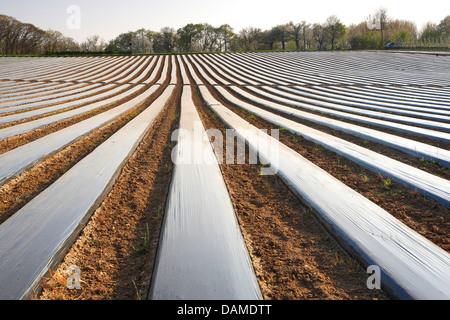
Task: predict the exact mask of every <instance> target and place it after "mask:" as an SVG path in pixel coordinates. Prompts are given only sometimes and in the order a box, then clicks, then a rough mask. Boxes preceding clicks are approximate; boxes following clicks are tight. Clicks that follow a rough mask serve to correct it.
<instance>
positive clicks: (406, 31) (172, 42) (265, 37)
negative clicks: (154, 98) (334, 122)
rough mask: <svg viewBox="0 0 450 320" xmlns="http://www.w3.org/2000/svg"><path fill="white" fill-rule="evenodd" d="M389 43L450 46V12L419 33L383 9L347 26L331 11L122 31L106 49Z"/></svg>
mask: <svg viewBox="0 0 450 320" xmlns="http://www.w3.org/2000/svg"><path fill="white" fill-rule="evenodd" d="M389 42H402V43H404V44H405V45H406V46H409V47H446V48H449V49H450V15H449V16H447V17H445V18H444V19H443V20H442V21H440V22H439V23H438V24H436V23H431V22H429V23H428V24H427V25H426V26H425V28H424V29H423V30H422V31H419V29H418V28H417V26H416V24H415V23H414V22H412V21H407V20H399V19H392V18H390V17H389V15H388V13H387V10H386V9H384V8H380V9H379V10H377V11H376V12H375V13H374V14H373V15H370V16H368V17H367V18H366V19H365V20H364V21H362V22H360V23H358V24H351V25H349V26H346V25H344V24H343V23H342V22H341V20H340V19H339V18H338V17H337V16H335V15H332V16H330V17H328V18H327V19H326V21H325V22H323V23H312V24H311V23H307V22H306V21H301V22H298V23H294V22H289V23H286V24H280V25H276V26H274V27H273V28H271V29H269V30H262V29H260V28H254V27H248V28H244V29H242V30H240V31H239V32H238V33H235V32H234V30H233V28H232V27H231V26H230V25H228V24H225V25H221V26H219V27H215V26H212V25H210V24H208V23H204V24H187V25H186V26H184V27H182V28H180V29H178V30H175V29H174V28H171V27H165V28H162V29H161V30H160V32H154V31H150V30H146V29H140V30H137V31H135V32H128V33H123V34H121V35H119V36H118V37H117V38H115V39H113V40H111V41H110V42H109V43H108V45H107V46H106V47H105V50H106V51H108V52H121V51H122V52H123V51H127V52H130V51H131V52H133V53H151V52H155V53H162V52H221V51H255V50H311V49H318V50H326V49H331V50H334V49H343V48H345V49H359V50H361V49H381V48H383V47H384V46H385V45H386V44H387V43H389Z"/></svg>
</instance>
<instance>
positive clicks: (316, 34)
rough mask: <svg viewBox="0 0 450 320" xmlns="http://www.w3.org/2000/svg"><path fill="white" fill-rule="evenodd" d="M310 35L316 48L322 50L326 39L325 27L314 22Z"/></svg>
mask: <svg viewBox="0 0 450 320" xmlns="http://www.w3.org/2000/svg"><path fill="white" fill-rule="evenodd" d="M312 35H313V38H314V41H315V42H316V43H317V49H319V50H323V49H324V48H325V45H324V44H325V39H326V32H325V27H324V26H323V25H322V24H320V23H314V24H313V26H312Z"/></svg>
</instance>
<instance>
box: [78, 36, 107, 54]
mask: <svg viewBox="0 0 450 320" xmlns="http://www.w3.org/2000/svg"><path fill="white" fill-rule="evenodd" d="M105 47H106V44H105V41H104V40H103V39H100V36H98V35H93V36H89V37H87V39H86V41H85V42H83V43H81V49H83V51H90V52H99V51H103V49H105Z"/></svg>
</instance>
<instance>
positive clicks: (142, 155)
mask: <svg viewBox="0 0 450 320" xmlns="http://www.w3.org/2000/svg"><path fill="white" fill-rule="evenodd" d="M180 92H181V91H180V88H178V89H177V91H176V92H175V93H174V97H173V98H172V99H171V101H170V102H169V103H168V105H167V107H166V109H165V110H164V112H162V113H161V115H160V116H159V117H158V119H157V120H156V122H155V123H154V125H153V126H152V128H151V130H150V131H149V132H148V133H147V135H146V136H145V137H144V139H143V141H142V143H141V144H140V145H139V147H138V149H137V150H136V152H135V153H134V154H133V156H132V157H131V158H130V160H129V161H128V162H127V164H126V166H125V167H124V168H123V171H122V174H121V175H120V177H119V179H118V180H117V181H116V183H115V185H114V187H113V189H112V191H111V193H110V194H109V196H108V197H107V198H106V199H105V200H104V201H103V203H102V205H101V206H100V207H99V208H98V209H97V210H96V211H95V213H94V214H93V216H92V218H91V220H90V222H89V223H88V225H87V226H86V228H85V229H84V230H83V233H82V234H81V235H80V237H79V239H78V240H77V241H76V243H75V244H74V245H73V246H72V248H71V249H70V250H69V252H68V254H67V255H66V257H65V259H64V261H63V262H62V264H61V266H60V267H59V268H58V270H56V271H55V272H53V276H52V277H50V278H48V279H45V280H44V282H43V292H42V294H41V295H40V296H39V297H37V299H42V300H46V299H80V300H82V299H83V300H86V299H87V300H97V299H108V300H109V299H112V300H129V299H131V300H133V299H146V297H147V292H148V289H149V285H150V279H151V275H152V269H153V262H154V259H155V255H156V249H157V243H158V239H159V233H160V229H161V223H162V220H163V214H164V204H165V199H166V195H167V193H168V189H169V184H170V178H171V171H172V161H171V146H172V143H171V141H170V137H171V133H172V131H173V130H175V129H176V128H177V125H178V117H179V110H178V106H179V103H178V100H179V98H180ZM74 264H75V265H77V266H79V267H80V269H81V278H82V289H81V290H72V291H71V290H69V289H67V288H66V283H65V279H66V278H67V275H65V274H64V272H65V270H67V267H68V266H70V265H74Z"/></svg>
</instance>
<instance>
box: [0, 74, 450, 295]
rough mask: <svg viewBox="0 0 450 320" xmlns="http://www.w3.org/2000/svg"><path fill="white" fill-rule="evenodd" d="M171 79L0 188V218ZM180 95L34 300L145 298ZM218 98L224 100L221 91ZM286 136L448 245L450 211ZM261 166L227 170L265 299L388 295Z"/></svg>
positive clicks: (283, 136) (217, 124)
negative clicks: (77, 283)
mask: <svg viewBox="0 0 450 320" xmlns="http://www.w3.org/2000/svg"><path fill="white" fill-rule="evenodd" d="M169 69H170V68H169ZM161 70H162V66H161ZM170 71H171V70H168V72H169V73H170ZM150 72H151V71H150ZM178 76H180V75H178ZM178 83H180V81H178ZM166 84H167V83H165V85H166ZM165 85H163V86H161V87H162V88H161V89H160V90H158V91H157V92H156V93H155V94H154V95H152V97H150V98H149V99H148V100H147V101H146V103H145V104H143V105H141V106H139V107H138V108H135V109H134V110H133V111H131V112H130V113H128V114H126V115H124V116H122V117H120V118H118V119H117V120H116V121H113V122H112V123H110V124H108V125H106V126H104V127H102V128H100V129H98V130H95V131H94V132H92V133H91V134H89V135H88V136H86V137H84V138H83V139H80V140H79V141H77V142H76V143H74V144H72V145H71V146H69V147H67V148H65V149H64V150H63V151H61V152H59V153H58V154H56V155H54V156H52V157H49V158H48V159H47V160H45V161H44V162H42V163H41V164H38V165H37V166H35V167H33V168H32V169H31V170H29V171H27V172H25V173H23V174H22V175H20V176H19V177H17V178H15V179H13V180H11V181H10V182H9V183H7V184H5V185H4V186H3V187H1V188H0V198H1V199H2V200H1V201H0V223H2V222H3V221H5V219H7V218H8V217H9V216H11V215H12V214H14V212H16V211H17V210H18V209H19V208H20V207H22V206H23V205H24V204H26V203H27V202H28V201H29V200H30V199H32V198H33V197H34V196H36V195H37V194H38V193H39V192H40V191H42V190H43V189H45V187H46V186H48V185H49V184H50V183H52V182H53V181H55V180H56V179H57V178H58V177H59V176H61V175H62V174H63V173H64V172H66V171H67V170H68V169H69V168H70V167H71V166H72V165H74V164H75V163H76V162H77V161H79V160H80V159H82V158H83V157H84V156H85V155H87V154H88V153H89V152H91V151H92V150H93V149H94V148H95V147H96V146H98V145H99V144H100V143H101V142H103V141H105V140H106V139H107V138H108V137H110V136H111V135H112V134H113V133H114V132H116V131H117V130H118V129H120V128H121V127H122V126H123V125H125V124H126V123H127V122H128V121H130V120H131V119H132V118H133V117H134V116H136V115H137V114H138V113H140V112H141V111H142V110H143V108H144V107H145V106H146V105H148V104H149V103H150V102H151V101H153V100H154V99H155V97H156V96H157V95H158V94H159V93H160V92H161V90H162V89H163V87H165ZM180 93H181V86H177V88H176V91H175V93H174V95H173V96H172V99H171V100H170V101H169V102H168V104H167V105H166V108H165V109H164V110H163V112H162V113H161V114H160V116H159V117H158V118H157V120H156V122H155V123H154V125H153V126H152V128H151V129H150V130H149V131H148V133H147V134H146V136H145V137H144V139H143V141H142V142H141V144H140V145H139V146H138V148H137V149H136V151H135V153H134V154H133V156H132V157H131V158H130V159H129V161H128V162H127V163H126V165H125V166H124V168H123V170H122V173H121V175H120V176H119V178H118V179H117V181H116V183H115V184H114V186H113V189H112V191H111V192H110V193H109V195H108V197H107V198H106V199H105V200H104V201H103V202H102V204H101V206H100V207H99V208H98V209H97V210H96V211H95V212H94V214H93V215H92V217H91V219H90V221H89V222H88V224H87V226H86V228H85V229H84V230H83V232H82V233H81V235H80V237H79V238H78V240H77V241H76V242H75V243H74V245H73V246H72V247H71V248H70V249H69V251H68V253H67V255H66V256H65V258H64V260H63V262H62V263H61V265H60V266H59V267H58V268H57V269H56V270H50V274H49V276H47V277H45V278H44V280H43V282H42V292H41V293H40V294H38V295H36V296H34V299H39V300H49V299H65V300H98V299H103V300H133V299H146V298H147V293H148V290H149V286H150V281H151V275H152V269H153V263H154V259H155V256H156V250H157V245H158V241H159V234H160V229H161V223H162V220H163V215H164V206H165V201H166V196H167V193H168V189H169V184H170V179H171V172H172V161H171V150H172V147H173V145H174V143H173V142H171V139H170V138H171V133H172V132H173V130H175V129H176V128H177V126H178V119H179V99H180ZM215 96H216V98H217V99H218V100H219V101H220V100H221V97H220V96H219V95H217V94H215ZM193 98H194V102H195V104H196V107H197V109H198V112H199V114H200V117H201V119H202V121H203V124H204V126H205V128H206V129H208V128H216V129H219V130H222V131H224V130H225V129H226V126H225V125H224V123H223V122H221V121H220V120H219V119H218V117H217V115H215V114H214V113H213V112H212V111H211V110H210V109H209V108H208V107H206V106H205V105H204V103H203V102H202V101H201V99H200V97H199V95H198V91H197V88H195V87H193ZM223 104H224V105H225V106H227V107H228V108H230V109H231V110H232V111H234V112H236V113H237V114H238V115H240V116H242V117H243V118H245V119H246V120H247V121H249V122H251V123H252V124H254V125H255V126H257V127H259V128H264V129H270V128H273V126H272V125H271V124H269V123H267V122H265V121H263V120H262V119H259V118H257V117H256V116H254V115H252V114H249V113H248V112H244V111H243V110H241V109H239V108H237V107H235V106H233V105H230V104H228V103H226V102H225V101H223ZM70 121H79V120H75V119H70V120H68V122H67V123H61V124H55V126H54V127H49V128H48V131H45V130H47V129H43V131H42V133H39V131H36V132H34V133H30V134H29V136H28V137H27V136H26V135H23V137H22V138H23V139H24V140H22V142H20V141H21V140H20V139H18V140H17V142H16V143H17V144H15V145H16V146H17V145H20V144H23V143H26V142H27V141H32V140H34V139H36V138H37V137H38V136H42V135H45V134H48V133H50V132H54V131H57V130H58V129H59V128H61V127H64V126H67V125H69V124H70V123H71V122H70ZM322 129H323V128H322ZM345 138H346V139H350V137H345ZM280 140H281V142H282V143H284V144H286V145H288V146H289V147H291V148H293V149H294V150H296V151H297V152H299V153H300V154H301V155H303V156H304V157H305V158H307V159H309V160H310V161H312V162H314V163H316V164H317V165H319V166H320V167H322V168H323V169H324V170H326V171H327V172H329V173H330V174H332V175H333V176H335V177H337V178H338V179H340V180H341V181H343V182H344V183H346V184H347V185H349V186H350V187H352V188H353V189H355V190H357V191H358V192H360V193H361V194H363V195H364V196H366V197H367V198H369V199H370V200H372V201H374V202H375V203H377V204H378V205H380V206H381V207H383V208H385V209H386V210H387V211H388V212H390V213H391V214H393V215H394V216H395V217H397V218H399V219H401V220H402V221H404V222H405V223H406V224H407V225H409V226H410V227H411V228H413V229H414V230H416V231H418V232H419V233H421V234H423V235H424V236H426V237H427V238H429V239H431V240H432V241H433V242H435V243H436V244H438V245H439V246H441V247H442V248H444V249H445V250H447V251H449V249H450V241H449V240H448V239H447V237H446V235H448V234H449V231H450V218H449V217H448V214H446V213H448V212H447V210H445V209H443V208H442V207H440V206H438V205H436V204H434V203H432V202H430V201H427V200H425V199H424V198H423V196H421V195H418V194H415V193H414V192H411V191H408V190H406V189H404V188H401V187H399V186H396V185H395V184H394V183H391V184H388V185H387V184H386V178H383V177H380V176H376V175H373V174H371V173H370V172H367V171H365V170H363V169H361V168H360V167H359V166H356V165H355V164H353V163H351V162H350V161H347V160H345V159H344V158H342V157H340V156H338V155H336V154H335V153H332V152H329V151H327V150H324V149H323V148H321V147H320V146H317V145H315V144H313V143H311V142H308V141H306V140H304V139H302V138H300V137H298V136H295V135H292V134H290V133H288V132H285V131H282V132H280ZM359 143H365V142H364V141H359ZM10 146H11V145H10ZM365 146H366V145H365ZM13 147H15V146H13ZM372 147H373V148H377V146H372ZM8 148H11V147H7V145H6V144H5V145H0V149H1V150H3V152H5V150H10V149H8ZM224 150H226V148H224ZM0 152H1V151H0ZM385 152H392V150H387V151H385ZM260 167H261V166H260V165H250V164H244V165H232V164H231V165H230V164H223V165H221V170H222V173H223V176H224V179H225V182H226V184H227V187H228V190H229V192H230V195H231V198H232V200H233V203H234V206H235V211H236V215H237V218H238V221H239V223H240V227H241V230H242V233H243V235H244V239H245V242H246V245H247V248H248V251H249V254H250V257H251V259H252V262H253V267H254V269H255V273H256V276H257V279H258V282H259V285H260V288H261V291H262V293H263V296H264V298H265V299H268V300H271V299H273V300H355V299H356V300H373V299H377V300H378V299H380V300H386V299H389V296H388V295H387V294H386V293H384V292H383V291H382V290H369V289H368V288H367V285H366V281H367V279H368V274H366V272H365V269H364V268H363V267H362V266H361V265H360V264H359V263H358V262H357V261H356V260H354V259H353V258H352V257H351V256H349V255H348V254H347V253H346V252H345V250H343V249H342V247H341V246H340V245H339V244H338V243H337V242H336V241H335V239H334V238H333V237H332V236H331V235H330V234H329V233H328V232H327V231H326V230H325V228H324V227H323V226H322V225H321V224H320V222H319V221H318V220H317V218H316V216H315V215H314V212H312V211H311V209H310V207H309V206H308V205H307V204H304V203H302V201H301V200H299V199H298V197H296V196H295V195H294V194H293V193H292V192H291V191H290V190H289V188H288V187H287V186H286V185H285V183H284V182H283V181H282V180H281V179H280V178H279V177H278V176H263V175H260V174H259V169H260ZM430 170H435V169H433V168H431V169H430ZM440 173H441V174H442V172H440ZM445 174H447V173H446V172H444V175H445ZM444 210H445V211H444ZM70 265H77V266H79V267H80V268H81V286H82V288H81V290H69V289H67V287H66V279H67V274H66V273H65V271H66V270H67V268H68V266H70Z"/></svg>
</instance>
